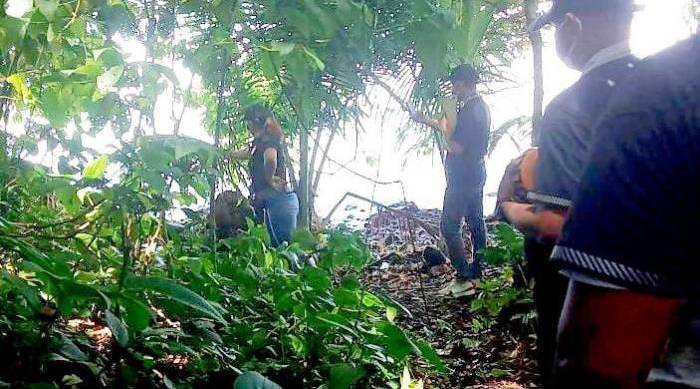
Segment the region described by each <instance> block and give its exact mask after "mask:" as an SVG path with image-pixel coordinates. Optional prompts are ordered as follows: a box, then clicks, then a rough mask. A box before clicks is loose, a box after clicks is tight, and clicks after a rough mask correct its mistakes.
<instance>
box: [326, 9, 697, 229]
mask: <svg viewBox="0 0 700 389" xmlns="http://www.w3.org/2000/svg"><path fill="white" fill-rule="evenodd" d="M637 3H638V4H640V5H642V6H644V9H643V10H642V11H640V12H638V13H637V15H636V16H635V20H634V28H633V35H632V48H633V51H634V53H635V54H636V55H638V56H640V57H645V56H648V55H651V54H654V53H656V52H658V51H660V50H662V49H664V48H666V47H668V46H671V45H673V44H674V43H675V42H677V41H679V40H682V39H683V38H686V37H688V36H689V35H690V34H691V33H692V32H693V31H694V27H693V26H692V25H691V23H690V21H689V18H688V15H689V14H688V9H689V5H690V3H691V0H638V1H637ZM544 39H545V54H544V72H545V102H549V101H550V100H551V99H552V98H553V97H554V96H556V95H557V94H558V93H560V92H561V91H563V90H564V89H566V88H567V87H568V86H570V85H571V84H572V83H574V82H575V81H576V79H577V78H578V76H579V74H578V72H576V71H573V70H570V69H568V68H567V67H566V66H564V65H563V64H562V63H561V61H559V59H558V57H557V56H556V53H555V50H554V44H553V31H551V30H548V31H545V36H544ZM511 72H512V77H511V78H513V79H515V80H518V81H519V82H520V83H521V85H520V86H519V87H518V88H515V89H512V90H508V91H504V92H500V93H498V94H496V95H490V96H487V97H486V100H487V103H488V104H489V105H490V107H491V111H492V121H493V128H498V127H499V126H500V125H501V124H502V123H504V122H506V121H507V120H509V119H511V118H514V117H518V116H521V115H530V114H531V111H532V93H533V92H532V89H533V83H532V59H531V56H530V55H527V56H525V57H524V58H521V59H519V60H517V61H516V62H515V63H514V64H513V66H512V69H511ZM373 95H377V96H378V98H384V99H390V97H389V96H388V95H386V93H382V91H381V90H380V91H377V92H376V93H374V94H373ZM397 114H400V113H397ZM397 122H403V121H402V120H399V121H393V122H392V120H387V121H386V126H381V124H380V123H381V118H379V117H374V118H370V119H369V120H367V122H366V123H364V124H365V128H367V134H365V135H364V136H363V137H362V138H361V145H360V153H359V157H358V158H357V161H356V162H354V163H352V164H351V165H350V166H351V167H352V169H354V170H356V171H359V172H362V173H364V174H365V175H367V176H371V177H375V176H376V175H377V171H378V168H377V165H376V164H374V165H373V166H369V165H368V163H367V162H366V160H367V158H370V159H377V157H378V155H379V154H380V153H381V155H382V160H381V166H380V168H381V169H380V170H379V178H380V179H381V180H384V181H391V180H401V181H403V183H404V185H405V188H406V198H407V200H409V201H414V202H415V203H417V204H418V205H419V206H420V207H426V208H440V207H442V198H443V192H444V189H445V177H444V174H443V171H442V166H441V165H440V161H439V160H438V159H436V158H431V157H429V156H428V157H417V156H411V157H410V158H409V159H408V162H407V163H406V165H405V166H402V164H403V162H404V161H405V155H404V154H403V153H402V152H400V151H397V150H396V140H395V137H394V135H393V134H394V132H395V130H396V124H397ZM416 131H420V129H418V128H416ZM523 146H525V147H527V146H528V144H524V145H523ZM353 153H354V139H350V140H346V141H344V142H338V143H337V144H336V145H335V147H334V148H333V151H332V155H333V156H334V158H335V159H337V160H338V161H347V160H350V159H351V158H352V156H353ZM517 155H518V150H517V148H516V147H515V146H514V145H513V144H512V142H510V141H507V140H504V141H502V142H501V144H500V145H499V147H498V148H497V150H496V151H495V152H494V153H493V154H492V155H491V157H490V158H489V160H488V161H487V170H488V178H487V183H486V188H485V193H486V196H485V199H484V204H485V209H484V212H485V213H486V214H489V213H491V212H492V210H493V207H494V205H495V198H494V196H493V194H494V192H495V191H496V190H497V188H498V183H499V182H500V179H501V176H502V173H503V171H504V169H505V167H506V166H507V164H508V162H509V161H510V160H511V159H512V158H514V157H515V156H517ZM332 168H333V169H331V170H336V169H335V166H332ZM321 186H322V188H320V195H319V198H318V200H317V202H318V205H317V208H318V210H319V213H320V214H321V215H322V216H325V215H326V214H327V212H328V210H330V208H331V207H332V206H333V205H334V204H335V203H336V202H337V201H338V200H339V199H340V198H341V197H342V195H343V194H344V193H345V192H347V191H351V192H355V193H358V194H361V195H364V196H367V197H374V198H375V199H377V200H378V201H380V202H383V203H386V204H390V203H393V202H397V201H401V200H403V194H402V191H401V188H400V187H398V186H394V187H388V188H377V190H376V192H375V195H374V196H373V185H372V184H371V183H367V182H366V181H364V180H362V179H359V178H357V177H355V176H353V175H352V174H349V173H347V172H342V171H341V172H338V173H337V174H335V175H334V176H332V177H324V179H323V181H322V184H321ZM357 205H358V207H359V208H360V209H363V208H364V209H367V208H368V206H366V205H365V204H361V203H357ZM341 210H342V207H341ZM338 213H339V214H341V215H342V214H344V212H338Z"/></svg>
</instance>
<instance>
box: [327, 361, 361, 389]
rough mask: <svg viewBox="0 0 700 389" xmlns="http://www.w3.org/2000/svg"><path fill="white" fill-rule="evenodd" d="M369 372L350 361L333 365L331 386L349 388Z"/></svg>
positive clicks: (337, 388) (340, 388) (339, 388)
mask: <svg viewBox="0 0 700 389" xmlns="http://www.w3.org/2000/svg"><path fill="white" fill-rule="evenodd" d="M365 374H367V373H366V372H365V370H364V369H363V368H361V367H355V366H353V365H351V364H349V363H338V364H336V365H332V366H331V372H330V380H329V382H328V387H329V388H334V389H347V388H350V387H351V386H352V385H354V384H355V383H357V381H359V380H360V379H361V378H362V377H364V376H365Z"/></svg>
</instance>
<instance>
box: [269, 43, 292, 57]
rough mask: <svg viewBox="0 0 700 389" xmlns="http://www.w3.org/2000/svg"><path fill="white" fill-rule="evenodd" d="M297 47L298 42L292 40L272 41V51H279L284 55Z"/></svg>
mask: <svg viewBox="0 0 700 389" xmlns="http://www.w3.org/2000/svg"><path fill="white" fill-rule="evenodd" d="M295 47H296V44H294V43H292V42H272V51H279V53H280V55H282V56H285V55H288V54H290V53H291V52H292V51H294V48H295Z"/></svg>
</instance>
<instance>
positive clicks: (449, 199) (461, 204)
mask: <svg viewBox="0 0 700 389" xmlns="http://www.w3.org/2000/svg"><path fill="white" fill-rule="evenodd" d="M483 193H484V185H483V183H481V184H478V185H473V186H468V185H453V184H450V183H449V182H448V185H447V190H445V201H444V203H443V208H442V220H441V221H440V232H441V233H442V236H443V238H444V239H445V243H446V244H447V250H448V252H449V255H450V260H451V261H452V266H454V268H455V269H456V270H457V273H458V275H459V277H460V278H463V279H474V278H478V277H479V276H480V275H481V253H480V251H481V250H482V249H484V248H485V247H486V224H485V223H484V195H483ZM465 219H466V221H467V225H468V226H469V233H470V235H471V241H472V256H473V259H474V260H473V262H472V263H471V264H469V263H468V262H467V252H466V249H465V248H464V240H463V239H462V221H463V220H465Z"/></svg>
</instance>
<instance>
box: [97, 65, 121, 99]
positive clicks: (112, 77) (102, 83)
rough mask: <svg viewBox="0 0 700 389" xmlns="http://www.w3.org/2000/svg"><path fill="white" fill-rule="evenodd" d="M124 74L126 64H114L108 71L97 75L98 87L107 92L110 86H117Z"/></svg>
mask: <svg viewBox="0 0 700 389" xmlns="http://www.w3.org/2000/svg"><path fill="white" fill-rule="evenodd" d="M122 74H124V66H113V67H111V68H109V70H107V71H106V72H104V73H102V74H101V75H100V76H99V77H97V89H99V91H100V92H102V93H106V92H108V90H109V88H111V87H113V86H115V85H116V84H117V82H119V79H120V78H121V77H122Z"/></svg>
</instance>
